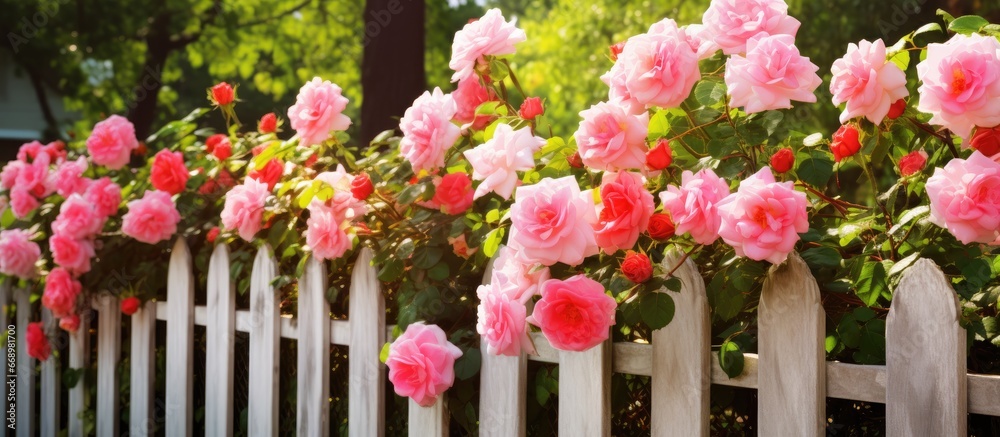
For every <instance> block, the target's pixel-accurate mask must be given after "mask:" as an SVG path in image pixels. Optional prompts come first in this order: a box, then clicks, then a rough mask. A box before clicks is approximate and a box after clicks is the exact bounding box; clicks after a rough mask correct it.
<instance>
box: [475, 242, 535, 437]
mask: <svg viewBox="0 0 1000 437" xmlns="http://www.w3.org/2000/svg"><path fill="white" fill-rule="evenodd" d="M495 261H496V258H494V259H492V260H490V263H489V264H488V265H487V266H486V271H485V272H484V273H483V284H485V285H489V283H490V280H491V279H492V275H493V263H494V262H495ZM479 375H480V377H479V378H480V382H479V387H480V392H479V435H480V436H482V437H509V436H516V437H524V435H525V430H526V423H525V418H526V408H527V388H528V386H527V384H528V356H527V354H525V353H524V352H521V355H519V356H516V357H510V356H501V355H490V354H489V353H488V352H486V349H485V345H484V347H483V351H482V367H481V368H480V371H479Z"/></svg>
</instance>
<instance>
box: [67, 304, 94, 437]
mask: <svg viewBox="0 0 1000 437" xmlns="http://www.w3.org/2000/svg"><path fill="white" fill-rule="evenodd" d="M88 306H89V305H88ZM92 314H93V311H84V315H83V316H81V317H80V329H77V330H76V332H74V333H70V334H69V367H71V368H73V369H82V368H84V367H88V366H89V365H90V356H89V351H90V321H91V320H92V318H91V317H93V316H92ZM87 391H88V390H87V380H86V378H80V380H79V381H77V383H76V386H74V387H73V388H71V389H70V390H69V402H68V406H69V411H68V412H67V415H66V416H67V417H66V420H67V423H68V426H67V430H68V431H69V435H70V437H76V436H82V435H83V429H84V428H83V419H82V418H81V417H80V413H81V412H83V411H84V410H86V409H87Z"/></svg>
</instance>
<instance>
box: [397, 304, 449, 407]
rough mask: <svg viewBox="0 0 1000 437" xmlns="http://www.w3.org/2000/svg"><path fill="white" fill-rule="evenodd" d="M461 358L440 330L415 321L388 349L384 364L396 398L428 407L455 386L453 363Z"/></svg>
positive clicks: (434, 326) (435, 326)
mask: <svg viewBox="0 0 1000 437" xmlns="http://www.w3.org/2000/svg"><path fill="white" fill-rule="evenodd" d="M461 356H462V350H461V349H459V348H458V347H457V346H455V345H454V344H451V342H449V341H448V337H447V336H446V335H445V333H444V331H443V330H441V328H439V327H438V326H437V325H425V324H423V323H420V322H417V323H411V324H410V325H409V326H407V327H406V331H404V332H403V334H402V335H400V336H399V338H397V339H396V341H394V342H392V344H391V345H390V346H389V355H388V357H386V360H385V365H386V367H388V368H389V381H390V382H391V383H392V387H393V389H394V390H395V391H396V394H397V395H399V396H405V397H409V398H410V399H413V401H414V402H416V403H417V404H418V405H420V406H422V407H429V406H431V405H434V402H436V401H437V399H438V397H439V396H441V395H442V394H443V393H444V392H445V390H448V389H449V388H451V386H452V384H454V383H455V360H457V359H458V358H459V357H461Z"/></svg>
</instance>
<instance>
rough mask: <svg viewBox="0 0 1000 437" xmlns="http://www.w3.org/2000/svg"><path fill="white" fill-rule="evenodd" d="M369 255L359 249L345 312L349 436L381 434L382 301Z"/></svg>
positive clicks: (363, 436)
mask: <svg viewBox="0 0 1000 437" xmlns="http://www.w3.org/2000/svg"><path fill="white" fill-rule="evenodd" d="M373 256H374V254H373V252H372V251H371V249H369V248H364V249H361V253H360V254H358V260H357V263H356V264H355V265H354V272H353V273H352V275H351V291H350V293H351V294H350V306H349V308H348V313H347V315H348V317H349V318H350V323H351V325H350V327H351V333H350V339H351V340H350V350H349V353H348V374H349V378H350V380H349V382H350V383H349V384H348V385H349V388H348V399H350V402H348V407H347V408H348V413H347V415H348V420H347V427H348V435H350V436H351V437H369V436H370V437H381V436H383V435H384V434H385V407H384V404H385V376H384V371H383V368H382V363H381V362H380V361H379V358H378V356H379V353H380V352H381V351H382V345H383V344H385V338H386V336H385V331H386V327H385V300H384V299H383V297H382V287H381V283H380V282H379V280H378V272H377V271H376V269H375V267H374V266H372V265H371V261H372V257H373ZM411 414H412V413H411ZM411 417H412V415H411ZM411 430H412V428H411ZM411 435H412V434H411ZM427 435H431V434H427ZM435 435H436V434H435Z"/></svg>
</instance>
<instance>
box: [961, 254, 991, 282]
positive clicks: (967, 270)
mask: <svg viewBox="0 0 1000 437" xmlns="http://www.w3.org/2000/svg"><path fill="white" fill-rule="evenodd" d="M961 269H962V276H964V277H965V280H966V281H967V282H968V283H969V285H970V286H972V287H973V288H982V287H983V286H984V285H986V284H987V283H989V282H990V279H991V278H992V277H993V265H992V263H991V262H990V261H989V260H987V259H986V258H976V259H974V260H972V261H971V262H968V263H964V264H963V265H962V266H961Z"/></svg>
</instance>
